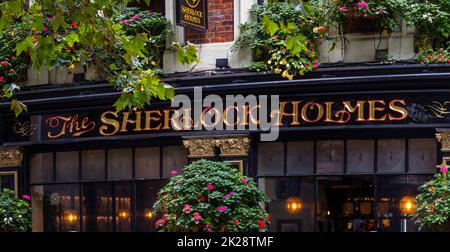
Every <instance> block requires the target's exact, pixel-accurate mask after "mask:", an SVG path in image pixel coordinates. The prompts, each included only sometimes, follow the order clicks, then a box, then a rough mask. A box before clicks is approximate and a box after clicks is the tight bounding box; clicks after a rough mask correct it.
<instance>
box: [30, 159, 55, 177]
mask: <svg viewBox="0 0 450 252" xmlns="http://www.w3.org/2000/svg"><path fill="white" fill-rule="evenodd" d="M30 163H31V166H30V170H31V182H32V183H45V182H52V181H53V153H38V154H33V155H31V162H30Z"/></svg>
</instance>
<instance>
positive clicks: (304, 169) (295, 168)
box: [287, 142, 314, 175]
mask: <svg viewBox="0 0 450 252" xmlns="http://www.w3.org/2000/svg"><path fill="white" fill-rule="evenodd" d="M313 162H314V142H288V143H287V173H288V175H304V174H312V173H313Z"/></svg>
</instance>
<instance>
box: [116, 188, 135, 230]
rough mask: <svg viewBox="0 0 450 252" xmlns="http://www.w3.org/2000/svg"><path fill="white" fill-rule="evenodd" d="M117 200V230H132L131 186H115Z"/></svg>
mask: <svg viewBox="0 0 450 252" xmlns="http://www.w3.org/2000/svg"><path fill="white" fill-rule="evenodd" d="M114 196H115V200H116V231H117V232H131V220H132V218H133V215H132V212H131V186H130V185H129V184H118V185H115V186H114Z"/></svg>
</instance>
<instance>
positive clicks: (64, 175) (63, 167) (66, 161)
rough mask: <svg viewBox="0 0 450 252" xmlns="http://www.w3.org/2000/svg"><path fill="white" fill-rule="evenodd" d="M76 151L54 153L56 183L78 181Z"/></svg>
mask: <svg viewBox="0 0 450 252" xmlns="http://www.w3.org/2000/svg"><path fill="white" fill-rule="evenodd" d="M78 169H79V158H78V151H68V152H56V181H75V180H78Z"/></svg>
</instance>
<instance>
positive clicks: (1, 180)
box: [0, 172, 16, 192]
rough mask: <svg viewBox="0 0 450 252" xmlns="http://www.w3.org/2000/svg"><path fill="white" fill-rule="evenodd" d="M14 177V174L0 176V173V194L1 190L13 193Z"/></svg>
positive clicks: (0, 174)
mask: <svg viewBox="0 0 450 252" xmlns="http://www.w3.org/2000/svg"><path fill="white" fill-rule="evenodd" d="M15 184H16V183H15V176H14V174H2V173H1V172H0V192H1V190H3V189H9V190H13V191H15V190H16V188H15Z"/></svg>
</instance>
